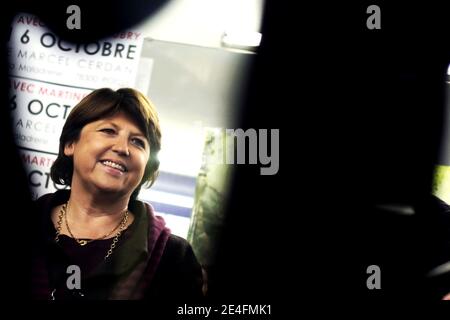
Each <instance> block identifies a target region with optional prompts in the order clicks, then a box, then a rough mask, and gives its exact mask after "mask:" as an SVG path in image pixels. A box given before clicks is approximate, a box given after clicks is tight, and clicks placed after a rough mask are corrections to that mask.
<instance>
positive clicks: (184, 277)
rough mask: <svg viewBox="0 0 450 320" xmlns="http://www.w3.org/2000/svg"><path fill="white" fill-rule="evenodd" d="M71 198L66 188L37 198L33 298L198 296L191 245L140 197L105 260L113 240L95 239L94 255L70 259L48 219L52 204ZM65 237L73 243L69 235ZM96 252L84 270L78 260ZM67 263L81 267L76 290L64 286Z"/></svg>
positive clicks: (186, 298) (160, 298)
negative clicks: (125, 227) (130, 217)
mask: <svg viewBox="0 0 450 320" xmlns="http://www.w3.org/2000/svg"><path fill="white" fill-rule="evenodd" d="M69 196H70V191H67V190H60V191H57V192H55V193H53V194H47V195H44V196H42V197H41V198H39V199H38V200H37V202H36V205H37V208H38V211H39V217H38V218H37V222H36V223H37V224H38V228H36V234H35V237H34V239H38V241H36V242H35V243H33V272H32V274H33V280H32V296H33V298H34V299H52V298H55V299H95V300H106V299H113V300H119V299H120V300H122V299H127V300H128V299H132V300H145V299H152V300H154V301H164V302H165V303H167V302H168V301H170V302H173V303H174V304H177V303H178V302H182V303H187V302H200V301H201V300H202V271H201V267H200V265H199V263H198V262H197V259H196V257H195V255H194V253H193V251H192V248H191V246H190V245H189V243H188V242H187V241H186V240H185V239H183V238H180V237H178V236H175V235H172V234H170V230H169V229H167V227H166V226H165V222H164V220H163V219H162V218H161V217H158V216H155V215H154V212H153V209H152V207H151V206H150V205H149V204H147V203H143V202H141V201H137V200H134V201H131V202H130V204H129V209H130V211H131V212H133V214H134V216H135V219H134V221H133V223H132V224H131V225H130V226H129V227H128V228H127V230H126V231H125V232H124V233H123V235H121V237H120V238H119V242H118V243H117V246H116V248H115V249H114V251H113V254H112V255H111V256H110V257H109V258H108V259H106V260H105V259H104V258H103V253H106V251H107V249H108V248H109V247H110V244H111V241H112V239H109V240H98V241H94V242H92V244H94V243H96V244H95V245H93V246H91V247H90V248H89V249H88V250H91V251H92V255H91V253H90V252H87V253H88V255H87V258H83V259H81V260H80V259H79V260H77V259H74V256H73V255H72V256H71V255H70V254H69V253H68V250H65V249H64V247H63V245H62V244H61V243H63V242H64V241H59V242H58V243H56V242H55V235H56V230H55V228H54V226H53V223H52V221H51V218H50V215H51V210H52V208H54V207H55V206H57V205H60V204H63V203H65V202H66V201H67V200H68V198H69ZM61 237H62V236H61ZM64 237H66V236H64ZM66 238H67V239H65V241H67V242H68V241H71V242H72V245H73V239H70V238H68V237H66ZM89 245H90V244H89ZM89 245H86V248H87V247H88V246H89ZM76 246H77V245H76ZM96 246H97V247H96ZM102 246H103V247H102ZM78 250H84V248H80V249H78ZM96 255H99V257H100V258H99V259H98V260H97V261H98V263H95V267H92V268H87V270H88V271H87V272H83V267H82V266H84V265H86V266H87V265H88V264H83V263H85V262H86V261H82V260H89V259H90V258H91V257H94V258H95V256H96ZM100 255H101V256H100ZM85 257H86V256H85ZM76 260H77V261H76ZM69 265H79V266H81V267H80V269H81V288H80V289H79V290H78V289H76V288H75V289H68V288H67V284H66V282H67V279H68V277H69V276H71V275H72V273H69V272H68V271H67V267H68V266H69ZM84 270H86V268H85V269H84Z"/></svg>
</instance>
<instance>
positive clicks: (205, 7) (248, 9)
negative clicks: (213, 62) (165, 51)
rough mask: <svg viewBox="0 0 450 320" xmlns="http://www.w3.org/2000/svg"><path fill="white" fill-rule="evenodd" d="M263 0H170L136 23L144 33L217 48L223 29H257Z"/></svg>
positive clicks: (173, 40) (167, 39) (156, 37)
mask: <svg viewBox="0 0 450 320" xmlns="http://www.w3.org/2000/svg"><path fill="white" fill-rule="evenodd" d="M262 10H263V0H172V1H170V2H169V3H168V4H167V5H166V6H165V7H163V8H162V9H161V10H160V11H159V12H157V13H156V14H155V15H154V16H152V17H151V18H150V19H148V20H147V21H145V22H144V23H142V24H141V25H139V26H137V27H135V28H134V29H136V30H139V31H141V30H142V31H143V32H144V35H145V37H148V38H153V39H157V40H164V41H171V42H179V43H185V44H193V45H199V46H205V47H213V48H218V47H220V46H221V38H222V35H223V33H224V32H225V31H227V30H234V31H235V32H238V33H242V32H259V31H260V27H261V17H262Z"/></svg>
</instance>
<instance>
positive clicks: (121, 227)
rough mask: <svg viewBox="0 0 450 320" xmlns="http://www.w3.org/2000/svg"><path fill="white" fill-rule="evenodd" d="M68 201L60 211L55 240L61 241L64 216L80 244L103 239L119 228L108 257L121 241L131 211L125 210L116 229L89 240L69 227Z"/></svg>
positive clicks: (68, 228) (67, 225)
mask: <svg viewBox="0 0 450 320" xmlns="http://www.w3.org/2000/svg"><path fill="white" fill-rule="evenodd" d="M68 203H69V202H67V203H65V204H63V205H62V207H61V210H59V213H58V221H57V223H56V235H55V242H59V235H60V234H61V227H62V220H63V218H64V221H65V225H66V228H67V231H68V232H69V234H70V236H71V237H72V238H73V239H74V240H75V241H76V242H77V243H78V244H79V245H80V246H84V245H86V244H88V243H90V242H92V241H94V240H101V239H105V238H107V237H108V236H110V235H111V234H112V233H113V232H114V231H116V230H117V229H119V231H118V232H117V234H116V235H115V236H114V238H113V241H112V243H111V247H110V248H109V250H108V251H107V253H106V255H105V259H107V258H108V257H109V256H110V255H111V254H112V252H113V250H114V248H115V247H116V244H117V242H118V241H119V237H120V235H121V234H122V232H123V230H124V229H125V227H126V225H127V222H128V215H129V211H128V210H125V212H124V215H123V218H122V219H121V220H120V222H119V224H117V226H116V227H114V229H112V230H111V231H110V232H108V233H107V234H105V235H104V236H102V237H100V238H97V239H89V240H83V239H78V238H76V237H75V236H74V235H73V233H72V231H71V230H70V227H69V223H68V222H67V211H66V210H67V207H68Z"/></svg>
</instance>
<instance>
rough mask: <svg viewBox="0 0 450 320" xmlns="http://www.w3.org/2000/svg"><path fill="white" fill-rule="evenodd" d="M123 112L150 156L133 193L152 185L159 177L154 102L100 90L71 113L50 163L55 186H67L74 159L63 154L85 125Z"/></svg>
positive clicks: (122, 92) (126, 91)
mask: <svg viewBox="0 0 450 320" xmlns="http://www.w3.org/2000/svg"><path fill="white" fill-rule="evenodd" d="M118 112H124V113H125V114H127V115H129V116H130V117H131V118H132V119H134V120H135V121H136V124H137V125H138V127H139V129H141V130H142V132H143V133H144V134H145V136H146V137H147V140H148V142H149V144H150V157H149V160H148V162H147V165H146V167H145V172H144V177H143V179H142V180H141V182H140V184H139V186H138V187H137V188H136V189H135V190H134V192H133V194H132V198H136V197H137V195H138V193H139V191H140V188H141V186H142V185H144V184H147V185H148V186H149V187H150V186H151V185H153V183H154V182H155V180H156V177H157V175H158V168H159V160H158V152H159V150H160V149H161V129H160V126H159V119H158V115H157V113H156V109H155V107H154V105H153V103H152V102H151V101H150V100H149V99H148V98H147V97H146V96H145V95H143V94H142V93H140V92H139V91H137V90H135V89H132V88H122V89H119V90H117V91H114V90H112V89H109V88H101V89H97V90H94V91H92V92H91V93H90V94H88V95H87V96H86V97H84V98H83V99H82V100H81V101H80V102H79V103H78V104H77V105H76V106H75V107H74V108H73V110H72V111H71V112H70V114H69V116H68V117H67V120H66V123H65V124H64V127H63V129H62V133H61V136H60V139H59V152H58V157H57V158H56V160H55V162H54V163H53V165H52V167H51V170H50V176H51V178H52V179H53V181H54V182H55V183H58V184H62V185H66V186H70V184H71V183H72V174H73V158H72V157H68V156H66V155H65V154H64V147H65V146H66V145H67V144H68V143H71V142H74V141H77V140H78V139H79V138H80V132H81V130H82V129H83V127H84V126H85V125H87V124H88V123H91V122H94V121H97V120H100V119H103V118H107V117H110V116H113V115H115V114H117V113H118Z"/></svg>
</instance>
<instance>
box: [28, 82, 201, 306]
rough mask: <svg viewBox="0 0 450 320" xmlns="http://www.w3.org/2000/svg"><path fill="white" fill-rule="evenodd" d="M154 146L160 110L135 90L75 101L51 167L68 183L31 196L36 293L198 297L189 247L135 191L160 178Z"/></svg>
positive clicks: (180, 299)
mask: <svg viewBox="0 0 450 320" xmlns="http://www.w3.org/2000/svg"><path fill="white" fill-rule="evenodd" d="M160 148H161V132H160V127H159V120H158V116H157V114H156V110H155V108H154V107H153V105H152V103H151V102H150V101H149V100H148V98H146V97H145V96H144V95H143V94H141V93H140V92H138V91H136V90H134V89H129V88H123V89H119V90H117V91H113V90H111V89H108V88H102V89H98V90H95V91H93V92H92V93H91V94H89V95H88V96H86V97H85V98H84V99H83V100H82V101H81V102H80V103H79V104H78V105H77V106H75V107H74V109H73V110H72V111H71V113H70V115H69V117H68V118H67V121H66V123H65V125H64V127H63V130H62V133H61V137H60V146H59V154H58V158H57V159H56V161H55V162H54V164H53V166H52V168H51V177H52V179H53V180H54V181H55V182H57V183H60V184H63V185H66V186H70V189H69V190H59V191H57V192H55V193H52V194H46V195H44V196H42V197H41V198H39V199H38V200H37V202H36V204H37V207H38V208H39V211H40V216H39V227H38V228H36V233H37V234H36V235H35V236H36V237H35V238H36V239H38V240H39V241H36V242H35V243H34V251H33V286H32V292H33V297H34V298H35V299H102V300H104V299H154V300H155V299H157V300H158V301H173V302H174V303H177V302H187V301H198V300H199V299H201V298H202V272H201V268H200V265H199V264H198V262H197V259H196V257H195V255H194V253H193V251H192V249H191V246H190V245H189V244H188V242H186V241H185V240H184V239H182V238H179V237H177V236H174V235H171V234H170V230H169V229H168V228H166V226H165V222H164V220H163V219H162V218H161V217H158V216H155V215H154V212H153V209H152V207H151V206H150V204H148V203H144V202H141V201H138V200H137V199H136V197H137V195H138V193H139V191H140V189H141V186H143V185H144V184H148V185H149V186H151V185H152V184H153V183H154V181H155V179H156V177H157V173H158V167H159V161H158V158H157V154H158V151H159V150H160Z"/></svg>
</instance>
